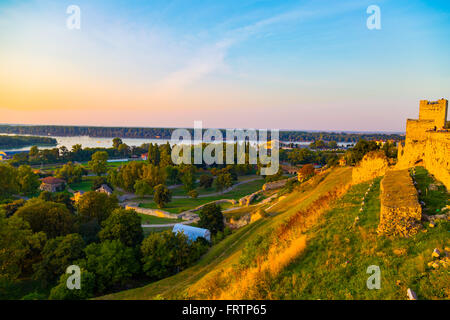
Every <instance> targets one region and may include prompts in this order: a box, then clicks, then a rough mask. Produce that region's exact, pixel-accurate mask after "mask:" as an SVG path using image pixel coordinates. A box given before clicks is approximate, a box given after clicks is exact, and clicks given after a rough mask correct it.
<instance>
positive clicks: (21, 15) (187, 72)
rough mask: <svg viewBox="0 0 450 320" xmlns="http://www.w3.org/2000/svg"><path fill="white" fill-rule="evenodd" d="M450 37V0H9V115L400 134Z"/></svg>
mask: <svg viewBox="0 0 450 320" xmlns="http://www.w3.org/2000/svg"><path fill="white" fill-rule="evenodd" d="M71 5H76V6H78V7H79V8H80V28H79V29H69V28H68V27H67V19H68V18H70V17H71V16H72V14H71V13H67V8H68V7H69V6H71ZM371 5H376V6H378V7H379V8H380V22H381V29H372V30H369V28H368V27H367V19H368V18H369V17H370V16H371V15H372V14H370V13H367V8H368V7H369V6H371ZM71 21H73V20H71ZM449 39H450V1H447V0H445V1H416V0H391V1H389V0H384V1H383V0H370V1H365V0H357V1H355V0H341V1H333V0H330V1H322V0H311V1H299V0H297V1H292V0H284V1H279V0H277V1H270V0H258V1H256V0H214V1H212V0H196V1H193V0H191V1H181V0H175V1H171V0H162V1H159V0H147V1H133V0H128V1H122V0H120V1H119V0H117V1H112V0H88V1H81V0H70V1H61V0H59V1H21V0H16V1H5V0H0V123H14V124H55V125H60V124H68V125H69V124H70V125H95V126H144V127H189V128H191V127H193V126H194V121H202V122H203V127H209V128H269V129H280V130H282V129H294V130H327V131H343V130H345V131H404V130H405V123H406V118H417V117H418V112H419V110H418V108H419V100H438V99H440V98H443V97H444V98H447V99H448V98H449V97H450V58H449V52H450V41H449Z"/></svg>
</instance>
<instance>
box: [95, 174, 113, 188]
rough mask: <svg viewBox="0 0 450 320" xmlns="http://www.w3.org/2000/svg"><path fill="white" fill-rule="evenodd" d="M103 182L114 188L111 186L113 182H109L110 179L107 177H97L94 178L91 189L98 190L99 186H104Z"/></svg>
mask: <svg viewBox="0 0 450 320" xmlns="http://www.w3.org/2000/svg"><path fill="white" fill-rule="evenodd" d="M102 184H106V185H107V186H108V187H110V188H111V189H113V188H112V187H111V184H110V183H109V182H108V179H107V178H106V177H95V178H94V180H92V187H91V190H92V191H95V190H97V189H98V188H100V187H101V186H102Z"/></svg>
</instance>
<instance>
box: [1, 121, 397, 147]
mask: <svg viewBox="0 0 450 320" xmlns="http://www.w3.org/2000/svg"><path fill="white" fill-rule="evenodd" d="M174 130H176V128H138V127H85V126H50V125H36V126H22V125H20V126H15V125H0V133H13V134H32V135H43V136H47V135H55V136H89V137H105V138H113V137H121V138H148V139H170V138H171V136H172V132H173V131H174ZM220 130H221V132H222V134H223V136H224V137H225V135H226V130H225V129H220ZM188 131H190V133H191V135H192V136H193V132H194V131H193V129H188ZM279 137H280V140H281V141H291V142H298V141H316V140H325V141H336V142H354V143H356V142H357V141H358V140H360V139H365V140H380V139H384V140H394V141H398V140H402V139H403V138H402V136H401V135H398V134H385V133H349V132H308V131H294V130H283V131H280V135H279Z"/></svg>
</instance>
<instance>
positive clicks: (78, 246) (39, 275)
mask: <svg viewBox="0 0 450 320" xmlns="http://www.w3.org/2000/svg"><path fill="white" fill-rule="evenodd" d="M83 249H84V241H83V239H82V238H81V236H80V235H79V234H77V233H74V234H68V235H67V236H65V237H57V238H55V239H50V240H49V241H48V242H47V243H46V244H45V247H44V249H43V250H42V253H41V255H42V261H41V262H40V263H38V264H35V265H34V266H33V267H34V269H35V271H36V272H35V274H34V275H33V278H35V279H36V280H40V281H42V282H43V283H44V284H48V283H51V282H53V281H55V280H56V279H58V277H59V276H60V275H61V274H63V273H64V272H65V271H66V268H67V267H68V266H70V265H71V264H72V263H73V262H74V261H75V260H78V259H81V258H83V257H84V252H83Z"/></svg>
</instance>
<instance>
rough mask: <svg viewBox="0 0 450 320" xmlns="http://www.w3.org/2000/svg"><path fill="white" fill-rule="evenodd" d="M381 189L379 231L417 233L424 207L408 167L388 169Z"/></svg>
mask: <svg viewBox="0 0 450 320" xmlns="http://www.w3.org/2000/svg"><path fill="white" fill-rule="evenodd" d="M380 189H381V195H380V198H381V210H380V224H379V225H378V229H377V232H378V233H379V234H384V235H388V236H403V237H405V236H410V235H413V234H415V233H417V230H418V229H419V228H420V220H421V219H422V207H421V206H420V204H419V201H418V195H417V190H416V188H415V187H414V184H413V181H412V179H411V176H410V175H409V171H408V169H405V170H392V171H387V172H386V175H385V176H384V178H383V180H381V185H380Z"/></svg>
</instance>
